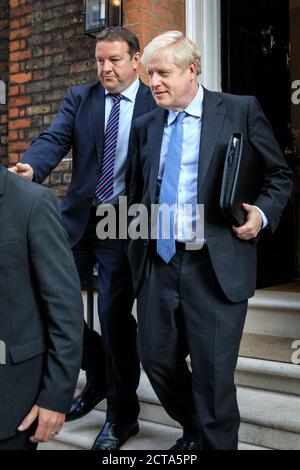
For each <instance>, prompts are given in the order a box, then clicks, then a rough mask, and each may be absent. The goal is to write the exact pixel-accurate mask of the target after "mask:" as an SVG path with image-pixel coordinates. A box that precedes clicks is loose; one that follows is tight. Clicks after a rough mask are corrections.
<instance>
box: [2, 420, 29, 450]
mask: <svg viewBox="0 0 300 470" xmlns="http://www.w3.org/2000/svg"><path fill="white" fill-rule="evenodd" d="M36 427H37V422H34V423H33V424H32V425H31V426H30V428H29V429H28V430H27V431H22V432H20V431H18V432H17V434H16V435H15V436H13V437H9V438H8V439H1V440H0V450H36V448H37V446H38V445H37V444H35V443H33V442H31V441H30V440H29V438H30V437H31V436H33V435H34V433H35V430H36Z"/></svg>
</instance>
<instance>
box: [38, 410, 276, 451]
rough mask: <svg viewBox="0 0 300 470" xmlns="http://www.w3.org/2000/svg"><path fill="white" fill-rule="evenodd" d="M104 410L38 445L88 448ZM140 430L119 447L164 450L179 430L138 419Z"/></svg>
mask: <svg viewBox="0 0 300 470" xmlns="http://www.w3.org/2000/svg"><path fill="white" fill-rule="evenodd" d="M104 420H105V414H104V412H102V411H99V410H94V411H92V412H91V413H90V414H89V415H88V416H85V417H84V418H82V419H80V420H78V421H74V422H73V423H66V424H65V425H64V427H63V429H62V430H61V432H60V433H59V434H58V435H57V436H56V437H55V438H54V439H52V440H51V441H50V442H46V443H43V444H40V445H39V450H88V449H90V448H91V446H92V444H93V442H94V439H95V437H96V435H97V434H98V432H99V430H100V428H101V426H102V424H103V422H104ZM139 423H140V432H139V433H138V434H137V435H136V436H134V437H132V438H131V439H129V440H128V441H127V442H126V443H125V444H124V446H123V447H122V450H132V451H135V450H154V451H155V450H167V449H169V448H170V447H171V446H172V445H173V444H174V443H175V441H176V440H177V439H178V438H179V437H181V431H180V430H179V429H177V428H173V427H171V426H164V425H161V424H156V423H151V422H148V421H144V420H139ZM239 450H268V449H265V448H262V447H259V446H253V445H250V444H247V443H244V442H241V443H239Z"/></svg>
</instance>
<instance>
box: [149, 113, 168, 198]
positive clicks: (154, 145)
mask: <svg viewBox="0 0 300 470" xmlns="http://www.w3.org/2000/svg"><path fill="white" fill-rule="evenodd" d="M166 116H167V111H165V110H164V109H158V110H157V112H156V114H155V116H153V119H152V121H151V122H150V123H149V125H148V150H147V155H149V157H150V158H151V172H150V177H149V188H150V200H151V203H152V204H155V198H156V184H157V178H158V171H159V162H160V152H161V146H162V139H163V134H164V127H165V122H166Z"/></svg>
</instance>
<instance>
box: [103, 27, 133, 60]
mask: <svg viewBox="0 0 300 470" xmlns="http://www.w3.org/2000/svg"><path fill="white" fill-rule="evenodd" d="M100 41H110V42H114V41H121V42H126V43H127V45H128V54H129V55H130V57H133V56H134V54H135V53H136V52H140V43H139V40H138V38H137V37H136V35H135V34H133V33H132V32H131V31H129V29H127V28H123V27H122V26H110V27H109V28H105V29H103V30H102V31H100V32H99V33H98V34H97V36H96V44H97V43H98V42H100Z"/></svg>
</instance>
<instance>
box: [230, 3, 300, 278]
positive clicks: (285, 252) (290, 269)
mask: <svg viewBox="0 0 300 470" xmlns="http://www.w3.org/2000/svg"><path fill="white" fill-rule="evenodd" d="M294 3H297V4H298V3H299V11H300V2H299V1H297V0H294V1H290V2H289V0H221V18H222V89H223V91H227V92H230V93H236V94H250V95H255V96H256V97H257V98H258V100H259V102H260V104H261V106H262V108H263V110H264V112H265V114H266V115H267V117H268V119H269V121H270V122H271V124H272V126H273V129H274V132H275V135H276V138H277V140H278V142H279V145H280V147H281V149H282V151H283V152H284V154H285V156H286V158H287V160H288V163H289V165H290V166H291V168H293V171H294V175H295V183H296V189H295V191H294V194H293V197H292V198H291V200H290V202H289V204H288V206H287V208H286V210H285V212H284V214H283V217H282V220H281V223H280V226H279V227H278V229H277V231H276V233H275V234H274V235H273V236H272V237H269V236H263V237H262V240H261V242H260V243H259V248H258V250H259V262H258V287H263V286H270V285H274V284H277V283H282V282H286V281H288V280H290V279H292V278H294V277H296V276H297V275H298V267H297V252H298V251H299V246H300V243H299V242H298V240H297V239H298V233H299V231H298V224H299V217H297V215H296V213H297V198H298V194H297V179H298V178H297V165H298V163H299V161H298V157H297V150H296V147H295V132H294V131H295V129H294V128H293V126H294V124H295V125H296V127H297V126H299V129H300V122H298V123H293V122H292V121H293V119H292V116H293V109H292V107H293V105H292V82H293V77H292V71H291V64H292V60H293V55H291V54H292V50H293V51H294V50H295V49H296V46H297V44H296V42H297V41H294V43H293V42H292V36H293V34H292V33H293V31H292V28H291V10H292V8H293V7H295V8H296V5H293V4H294ZM299 19H300V16H299ZM295 26H296V27H297V28H298V29H299V31H300V21H299V24H298V25H294V26H293V27H295ZM298 44H299V46H298V49H297V51H298V56H299V54H300V43H299V41H298ZM296 56H297V55H296V54H294V57H296ZM299 65H300V64H299ZM298 78H299V80H300V70H299V77H298ZM294 80H296V78H294ZM299 106H300V105H299Z"/></svg>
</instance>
